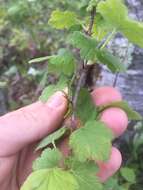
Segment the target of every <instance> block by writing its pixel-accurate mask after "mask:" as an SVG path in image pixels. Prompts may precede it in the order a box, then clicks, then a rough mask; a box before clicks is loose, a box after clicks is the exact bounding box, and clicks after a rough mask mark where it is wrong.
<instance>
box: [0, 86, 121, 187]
mask: <svg viewBox="0 0 143 190" xmlns="http://www.w3.org/2000/svg"><path fill="white" fill-rule="evenodd" d="M97 90H98V89H95V90H94V91H93V93H92V94H91V95H92V98H93V101H94V103H95V104H96V103H97V104H98V103H99V102H101V100H100V98H101V99H102V100H103V99H106V102H105V101H104V103H108V98H106V95H107V96H108V94H107V91H106V90H107V88H106V87H105V89H104V90H105V91H104V90H103V89H102V94H100V98H98V100H97V96H96V97H95V92H96V91H97ZM112 91H114V90H113V89H112ZM108 92H109V91H108ZM102 96H104V98H103V97H102ZM119 98H121V97H119V96H117V98H116V99H117V100H119ZM117 100H116V101H117ZM98 101H99V102H98ZM110 101H111V99H110ZM113 101H115V97H114V98H113ZM66 110H67V100H66V98H65V97H64V95H63V94H62V93H61V92H57V93H56V94H54V95H53V96H52V97H51V98H50V99H49V100H48V102H47V103H45V104H44V103H42V102H36V103H34V104H31V105H29V106H27V107H24V108H21V109H19V110H17V111H14V112H11V113H8V114H6V115H5V116H2V117H0V187H1V189H2V190H19V189H20V186H21V185H22V184H23V182H24V180H25V179H26V178H27V176H28V175H29V174H30V173H31V171H32V162H33V160H34V159H35V158H36V157H37V156H38V155H39V152H36V153H33V151H34V149H35V146H36V145H37V142H38V141H39V140H40V139H41V138H43V137H45V136H47V135H48V134H50V133H51V132H53V131H54V130H56V129H57V128H58V127H60V125H61V122H62V121H63V118H64V115H65V113H66ZM111 119H112V118H111ZM65 144H66V142H63V145H60V146H61V148H62V146H65ZM121 162H122V158H121V154H120V153H119V151H118V150H117V149H116V148H113V149H112V152H111V157H110V159H109V161H108V162H107V163H102V162H98V164H99V167H100V172H99V174H98V176H99V178H100V180H101V181H104V180H106V179H107V178H108V177H110V176H111V175H113V174H114V173H115V172H116V171H117V170H118V169H119V167H120V165H121ZM102 165H103V166H104V167H102ZM105 166H106V167H105Z"/></svg>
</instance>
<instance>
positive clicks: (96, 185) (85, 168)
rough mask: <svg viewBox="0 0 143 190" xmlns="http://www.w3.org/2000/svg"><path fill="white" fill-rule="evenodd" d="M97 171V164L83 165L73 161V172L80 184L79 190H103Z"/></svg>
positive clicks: (88, 163)
mask: <svg viewBox="0 0 143 190" xmlns="http://www.w3.org/2000/svg"><path fill="white" fill-rule="evenodd" d="M97 171H98V168H97V166H96V165H95V162H86V163H81V162H78V161H76V160H73V162H72V166H71V172H72V174H73V175H74V177H75V178H76V180H77V182H78V184H79V189H78V190H87V189H88V190H95V189H96V190H102V184H101V183H100V182H99V179H98V177H97V176H96V173H97Z"/></svg>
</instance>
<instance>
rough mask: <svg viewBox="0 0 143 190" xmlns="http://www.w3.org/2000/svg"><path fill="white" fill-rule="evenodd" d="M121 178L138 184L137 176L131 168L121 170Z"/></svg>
mask: <svg viewBox="0 0 143 190" xmlns="http://www.w3.org/2000/svg"><path fill="white" fill-rule="evenodd" d="M120 173H121V176H122V177H123V178H124V179H125V180H126V181H128V182H130V183H135V182H136V175H135V172H134V170H133V169H131V168H126V167H125V168H121V170H120Z"/></svg>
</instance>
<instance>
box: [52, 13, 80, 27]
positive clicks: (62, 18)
mask: <svg viewBox="0 0 143 190" xmlns="http://www.w3.org/2000/svg"><path fill="white" fill-rule="evenodd" d="M49 24H50V25H51V26H52V27H54V28H56V29H69V28H70V27H71V26H73V25H77V24H79V21H78V19H77V15H76V13H75V12H71V11H60V10H55V11H53V12H52V15H51V18H50V20H49Z"/></svg>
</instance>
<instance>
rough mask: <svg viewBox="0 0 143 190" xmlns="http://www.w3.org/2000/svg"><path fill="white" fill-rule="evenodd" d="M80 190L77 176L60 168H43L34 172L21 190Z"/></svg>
mask: <svg viewBox="0 0 143 190" xmlns="http://www.w3.org/2000/svg"><path fill="white" fill-rule="evenodd" d="M67 187H68V190H78V187H79V186H78V183H77V181H76V179H75V177H74V176H73V175H72V174H71V173H70V172H68V171H64V170H62V169H60V168H53V169H42V170H37V171H35V172H33V173H32V174H31V175H30V176H29V177H28V178H27V180H26V181H25V182H24V184H23V186H22V187H21V189H20V190H67Z"/></svg>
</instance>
